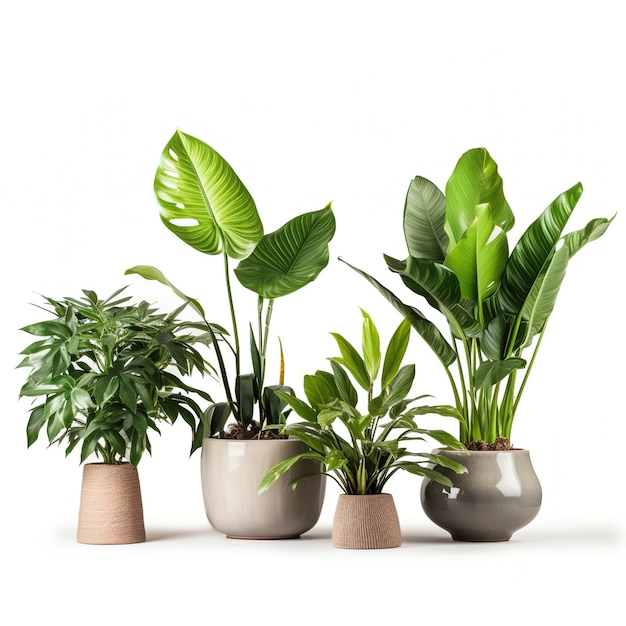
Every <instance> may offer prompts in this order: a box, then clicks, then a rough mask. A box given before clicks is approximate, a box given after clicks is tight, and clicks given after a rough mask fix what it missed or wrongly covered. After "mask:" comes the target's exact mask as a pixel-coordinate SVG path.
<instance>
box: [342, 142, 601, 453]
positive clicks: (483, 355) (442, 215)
mask: <svg viewBox="0 0 626 626" xmlns="http://www.w3.org/2000/svg"><path fill="white" fill-rule="evenodd" d="M581 194H582V185H581V184H580V183H577V184H576V185H574V186H573V187H572V188H571V189H568V190H566V191H564V192H563V193H561V194H560V195H559V196H557V198H556V199H555V200H554V201H553V202H551V203H550V204H549V205H548V206H547V208H546V209H545V210H544V211H543V212H542V213H541V214H540V215H539V217H538V218H537V219H536V220H535V221H534V222H533V223H532V224H531V225H530V226H529V227H528V228H527V229H526V231H525V232H524V233H523V234H522V236H521V237H520V239H519V240H518V242H517V243H516V245H515V246H514V248H513V250H512V251H511V253H510V254H509V245H508V241H507V232H508V231H510V229H511V228H512V227H513V224H514V216H513V212H512V210H511V208H510V206H509V204H508V202H507V201H506V198H505V196H504V191H503V183H502V178H501V177H500V175H499V173H498V168H497V165H496V163H495V161H494V160H493V159H492V158H491V156H490V154H489V153H488V152H487V150H485V149H484V148H476V149H472V150H469V151H468V152H466V153H464V154H463V155H462V156H461V158H460V159H459V161H458V162H457V165H456V167H455V169H454V171H453V173H452V175H451V177H450V179H449V180H448V183H447V185H446V189H445V195H444V193H443V192H442V191H440V190H439V189H438V188H437V187H436V186H435V185H434V184H433V183H432V182H430V181H429V180H427V179H426V178H423V177H421V176H417V177H416V178H414V179H413V180H412V181H411V183H410V185H409V189H408V192H407V196H406V201H405V206H404V215H403V227H404V235H405V240H406V244H407V249H408V256H407V257H405V258H404V259H403V260H399V259H396V258H393V257H391V256H388V255H385V261H386V263H387V267H388V269H389V270H390V271H391V272H393V273H394V274H397V275H398V276H399V277H400V279H401V280H402V282H403V284H404V286H405V287H407V288H408V290H409V291H410V292H411V293H412V294H413V295H416V296H420V297H421V298H423V299H424V300H425V301H426V302H427V303H428V305H429V306H430V307H431V309H432V310H433V311H435V312H436V313H438V314H439V315H441V316H442V318H443V320H445V321H446V322H447V326H448V328H449V331H450V339H449V340H447V339H446V338H445V336H444V335H443V334H442V332H440V330H439V327H438V326H437V325H436V324H434V323H433V322H432V321H430V320H429V319H428V318H427V317H426V316H425V315H423V314H422V313H421V311H419V310H418V309H416V308H415V307H413V306H409V305H408V304H405V303H404V302H403V301H402V300H400V298H398V297H397V296H396V295H395V294H394V293H393V292H392V291H390V290H389V289H387V287H385V286H384V285H382V284H381V283H380V282H378V281H377V280H376V279H375V278H373V277H372V276H371V275H369V274H367V273H366V272H364V271H362V270H360V269H358V268H356V267H354V266H352V265H350V264H348V265H350V267H352V269H354V270H355V271H356V272H358V273H359V274H360V275H361V276H363V277H364V278H365V279H366V280H368V281H369V282H370V283H371V284H372V285H373V286H374V287H375V288H376V289H377V290H378V291H379V292H380V293H381V294H382V295H383V296H384V297H385V298H386V299H387V300H388V301H389V302H390V303H391V304H392V305H393V306H394V307H395V308H396V309H397V310H398V311H399V312H400V313H401V314H402V315H403V316H404V317H405V319H407V320H408V321H409V322H410V324H411V325H412V327H413V328H414V329H415V330H416V331H417V332H418V333H419V334H420V335H421V336H422V338H423V339H424V340H425V341H426V343H427V345H428V346H430V348H431V349H432V351H433V352H434V354H435V355H436V356H437V358H438V359H439V361H440V362H441V364H442V365H443V367H444V369H445V371H446V374H447V376H448V379H449V381H450V384H451V388H452V392H453V394H454V399H455V405H456V408H457V410H458V412H459V415H460V439H461V440H462V441H463V442H465V443H469V442H470V441H477V440H482V441H485V442H488V443H491V442H494V441H495V440H496V439H497V438H505V439H510V436H511V427H512V425H513V419H514V416H515V414H516V411H517V408H518V405H519V402H520V398H521V395H522V392H523V390H524V388H525V386H526V382H527V380H528V376H529V374H530V371H531V367H532V364H533V363H534V360H535V357H536V355H537V350H538V349H539V346H540V345H541V340H542V338H543V335H544V333H545V330H546V325H547V323H548V320H549V318H550V315H551V314H552V311H553V309H554V305H555V302H556V299H557V296H558V293H559V290H560V287H561V284H562V282H563V279H564V277H565V272H566V269H567V266H568V263H569V261H570V259H571V258H572V257H573V256H574V255H575V254H576V253H577V252H578V251H579V250H580V249H581V248H582V247H583V246H585V245H586V244H587V243H589V242H591V241H593V240H595V239H597V238H598V237H600V236H601V235H603V234H604V232H605V231H606V230H607V228H608V226H609V224H610V223H611V221H612V219H613V218H611V219H606V218H597V219H594V220H592V221H590V222H589V223H588V224H587V226H585V228H583V229H581V230H578V231H574V232H570V233H567V234H564V229H565V227H566V225H567V222H568V220H569V218H570V216H571V215H572V212H573V210H574V207H575V206H576V204H577V202H578V200H579V199H580V196H581ZM527 351H529V352H530V358H527V357H526V352H527ZM453 366H454V367H453ZM454 368H456V370H455V369H454Z"/></svg>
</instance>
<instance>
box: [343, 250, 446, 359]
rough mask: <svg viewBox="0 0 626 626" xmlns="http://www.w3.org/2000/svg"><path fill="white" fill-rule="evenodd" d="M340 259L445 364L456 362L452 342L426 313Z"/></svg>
mask: <svg viewBox="0 0 626 626" xmlns="http://www.w3.org/2000/svg"><path fill="white" fill-rule="evenodd" d="M340 260H341V261H342V262H343V263H345V264H346V265H347V266H348V267H351V268H352V269H353V270H354V271H355V272H357V274H359V275H360V276H362V277H363V278H365V280H367V281H368V282H369V283H370V284H371V285H373V286H374V287H375V288H376V289H377V290H378V292H379V293H381V294H382V295H383V296H384V298H385V299H386V300H387V301H388V302H389V303H391V304H392V305H393V307H394V308H395V309H396V310H397V311H398V312H399V313H400V314H401V315H402V316H403V317H404V318H405V319H407V320H408V321H409V322H410V324H411V326H412V327H413V328H414V329H415V330H416V331H417V332H418V333H419V334H420V335H421V336H422V338H423V339H424V341H426V343H427V344H428V345H429V346H430V347H431V349H432V350H433V352H434V353H435V354H436V355H437V357H438V358H439V359H440V361H441V362H442V363H443V364H444V365H446V366H448V365H451V364H452V363H454V361H455V360H456V352H455V350H454V348H452V346H450V344H449V343H448V342H447V341H446V340H445V339H444V337H443V335H442V334H441V331H440V330H439V328H437V326H436V325H435V324H433V323H432V322H431V321H430V320H428V319H427V318H426V317H424V315H423V314H422V313H421V312H420V311H418V310H417V309H416V308H414V307H412V306H409V305H407V304H404V302H402V301H401V300H400V298H398V297H397V296H396V295H395V294H394V293H393V292H391V291H390V290H389V289H387V288H386V287H385V286H384V285H382V284H381V283H380V282H378V281H377V280H376V279H375V278H373V277H372V276H370V275H369V274H367V273H366V272H364V271H362V270H360V269H358V268H357V267H355V266H353V265H350V263H348V262H347V261H344V260H343V259H340Z"/></svg>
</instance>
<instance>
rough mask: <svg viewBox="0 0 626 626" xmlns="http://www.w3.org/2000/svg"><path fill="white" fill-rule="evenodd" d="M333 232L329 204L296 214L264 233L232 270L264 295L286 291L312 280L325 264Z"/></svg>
mask: <svg viewBox="0 0 626 626" xmlns="http://www.w3.org/2000/svg"><path fill="white" fill-rule="evenodd" d="M334 234H335V216H334V215H333V212H332V209H331V207H330V204H329V205H328V206H326V207H325V208H324V209H322V210H320V211H312V212H310V213H304V214H303V215H299V216H298V217H295V218H294V219H292V220H290V221H289V222H287V223H286V224H285V225H284V226H282V227H281V228H279V229H278V230H277V231H275V232H273V233H269V234H267V235H265V236H264V237H263V239H261V241H260V242H259V244H258V245H257V246H256V248H255V250H254V252H252V254H251V255H250V256H249V257H248V258H247V259H244V260H243V261H241V263H239V266H238V267H237V268H236V269H235V274H236V276H237V278H238V279H239V282H240V283H241V284H242V285H243V286H244V287H246V288H248V289H250V290H252V291H254V292H256V293H258V294H259V295H260V296H263V297H264V298H268V299H273V298H278V297H280V296H285V295H287V294H290V293H292V292H294V291H296V290H298V289H300V288H301V287H304V286H305V285H306V284H308V283H310V282H311V281H313V280H315V278H316V277H317V276H318V274H319V273H320V272H321V271H322V270H323V269H324V268H325V267H326V265H328V257H329V254H328V243H329V242H330V240H331V239H332V238H333V236H334Z"/></svg>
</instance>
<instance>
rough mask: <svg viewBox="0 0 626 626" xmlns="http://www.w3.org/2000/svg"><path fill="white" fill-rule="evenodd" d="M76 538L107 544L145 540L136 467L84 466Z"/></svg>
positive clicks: (122, 465) (103, 464) (102, 464)
mask: <svg viewBox="0 0 626 626" xmlns="http://www.w3.org/2000/svg"><path fill="white" fill-rule="evenodd" d="M76 539H77V541H78V543H90V544H108V545H111V544H126V543H140V542H142V541H145V540H146V531H145V528H144V523H143V504H142V501H141V488H140V486H139V474H138V473H137V468H135V467H133V466H132V465H130V464H129V463H123V464H121V465H113V464H107V463H88V464H86V465H85V466H84V467H83V484H82V489H81V494H80V510H79V513H78V532H77V535H76Z"/></svg>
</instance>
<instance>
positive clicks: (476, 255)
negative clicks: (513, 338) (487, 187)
mask: <svg viewBox="0 0 626 626" xmlns="http://www.w3.org/2000/svg"><path fill="white" fill-rule="evenodd" d="M508 256H509V247H508V243H507V240H506V232H505V231H503V230H501V229H500V228H498V227H496V225H495V224H494V223H493V221H492V219H491V211H490V208H489V205H488V204H479V205H477V206H476V217H475V219H474V221H473V222H472V224H471V225H470V227H469V228H468V229H467V230H466V231H465V233H464V234H463V236H462V237H461V239H460V240H459V241H458V243H457V244H456V246H454V247H453V248H452V249H451V250H450V252H449V253H448V256H447V257H446V260H445V263H444V265H445V266H446V267H449V268H450V269H451V270H452V271H453V272H454V273H455V274H456V277H457V278H458V279H459V285H460V287H461V298H462V299H464V300H471V301H473V302H483V301H484V300H486V299H487V298H488V297H489V296H490V295H492V294H493V293H494V292H495V291H496V289H497V288H498V287H499V286H500V276H501V275H502V271H503V270H504V267H505V265H506V262H507V259H508Z"/></svg>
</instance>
